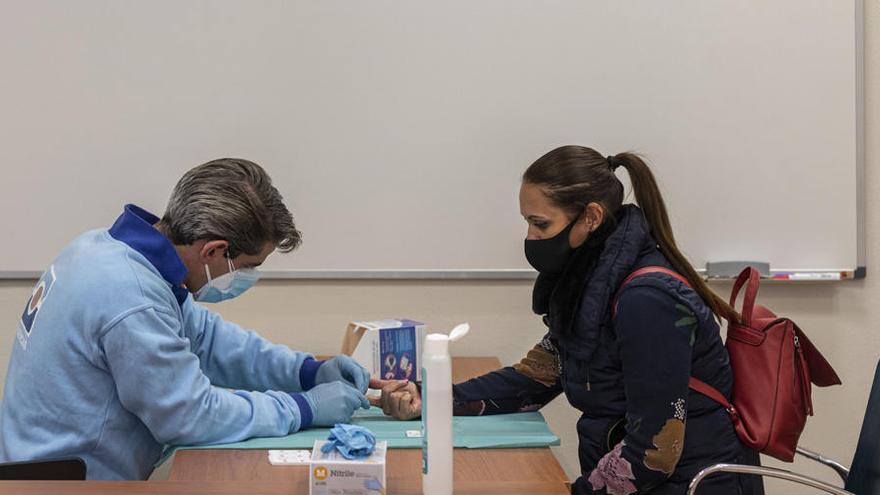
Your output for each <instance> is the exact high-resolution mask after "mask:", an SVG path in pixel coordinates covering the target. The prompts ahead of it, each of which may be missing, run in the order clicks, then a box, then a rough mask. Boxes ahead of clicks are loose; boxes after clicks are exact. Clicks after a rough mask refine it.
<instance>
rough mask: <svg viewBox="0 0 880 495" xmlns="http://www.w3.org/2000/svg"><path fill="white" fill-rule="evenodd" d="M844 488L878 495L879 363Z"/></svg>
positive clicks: (879, 469)
mask: <svg viewBox="0 0 880 495" xmlns="http://www.w3.org/2000/svg"><path fill="white" fill-rule="evenodd" d="M845 488H846V490H847V491H850V492H853V493H856V494H858V495H875V494H876V495H880V362H878V363H877V370H876V371H875V372H874V384H873V385H872V386H871V394H870V395H869V396H868V407H867V408H866V409H865V419H864V420H863V421H862V431H861V433H859V443H858V445H856V453H855V455H854V456H853V461H852V466H851V467H850V470H849V477H848V478H847V480H846V487H845Z"/></svg>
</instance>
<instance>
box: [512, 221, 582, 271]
mask: <svg viewBox="0 0 880 495" xmlns="http://www.w3.org/2000/svg"><path fill="white" fill-rule="evenodd" d="M579 219H580V216H578V218H575V219H574V220H572V221H571V223H569V224H568V226H566V227H565V228H564V229H562V232H560V233H558V234H556V235H555V236H553V237H551V238H549V239H526V240H525V246H524V248H525V252H526V259H527V260H529V264H530V265H532V267H533V268H534V269H535V270H538V272H539V273H546V274H548V275H555V274H559V273H562V271H563V270H565V265H567V264H568V260H569V259H571V255H572V253H574V248H572V247H571V244H569V242H568V235H569V234H570V233H571V229H572V228H573V227H574V224H576V223H577V221H578V220H579Z"/></svg>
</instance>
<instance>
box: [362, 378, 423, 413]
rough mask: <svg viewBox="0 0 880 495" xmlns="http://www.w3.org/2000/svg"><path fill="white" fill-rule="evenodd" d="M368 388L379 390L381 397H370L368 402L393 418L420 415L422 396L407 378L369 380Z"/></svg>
mask: <svg viewBox="0 0 880 495" xmlns="http://www.w3.org/2000/svg"><path fill="white" fill-rule="evenodd" d="M370 388H372V389H376V390H381V391H382V396H381V397H370V398H369V399H370V403H371V404H373V405H374V406H376V407H381V408H382V412H384V413H385V414H387V415H388V416H391V417H392V418H394V419H402V420H409V419H415V418H418V417H419V416H421V415H422V397H421V395H420V394H419V389H418V387H416V384H415V383H413V382H411V381H408V380H379V379H376V378H374V379H372V380H370Z"/></svg>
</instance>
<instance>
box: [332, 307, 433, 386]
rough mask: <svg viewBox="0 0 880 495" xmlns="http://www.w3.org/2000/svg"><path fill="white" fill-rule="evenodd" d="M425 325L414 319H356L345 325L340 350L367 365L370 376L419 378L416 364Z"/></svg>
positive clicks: (420, 350)
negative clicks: (346, 326)
mask: <svg viewBox="0 0 880 495" xmlns="http://www.w3.org/2000/svg"><path fill="white" fill-rule="evenodd" d="M426 328H427V327H426V325H425V324H424V323H420V322H417V321H413V320H406V319H393V320H377V321H355V322H352V323H349V324H348V328H347V329H346V331H345V337H344V338H343V341H342V353H343V354H348V355H350V356H351V357H353V358H354V360H355V361H357V362H358V363H360V365H361V366H363V367H364V368H366V369H367V370H368V371H369V372H370V375H371V376H372V377H373V378H381V379H383V380H411V381H421V380H422V367H421V364H420V363H419V360H420V358H421V354H422V344H423V343H424V341H425V330H426Z"/></svg>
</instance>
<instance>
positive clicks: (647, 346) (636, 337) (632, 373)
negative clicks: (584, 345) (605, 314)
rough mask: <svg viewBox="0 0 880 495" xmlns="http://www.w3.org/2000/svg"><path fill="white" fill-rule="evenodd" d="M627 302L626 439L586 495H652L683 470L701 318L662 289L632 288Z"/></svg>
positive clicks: (623, 323)
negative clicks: (690, 381) (679, 467)
mask: <svg viewBox="0 0 880 495" xmlns="http://www.w3.org/2000/svg"><path fill="white" fill-rule="evenodd" d="M619 301H620V302H619V306H618V314H617V316H616V318H615V321H614V330H615V334H616V336H617V345H618V352H619V355H620V359H621V365H622V368H623V385H624V389H625V393H626V408H627V411H626V435H625V437H624V439H623V441H621V442H620V443H619V444H617V445H616V446H615V447H614V449H612V450H611V452H609V453H608V454H606V455H605V456H604V457H603V458H602V459H600V460H599V463H598V465H597V467H596V469H594V470H593V472H592V473H590V475H589V477H588V478H587V479H586V480H584V479H580V480H578V483H577V484H578V485H579V486H580V487H582V488H586V491H585V493H636V491H638V492H639V493H642V492H644V491H647V490H650V489H651V488H653V487H655V486H657V485H658V484H660V483H662V482H664V481H665V480H666V479H667V478H668V477H669V476H670V475H671V474H672V473H673V471H675V468H676V466H677V465H678V461H679V458H680V457H681V452H682V448H683V445H684V432H685V422H686V420H687V417H686V416H687V403H686V400H687V397H688V379H689V377H690V372H691V345H693V341H694V338H695V333H694V332H695V331H696V328H697V319H696V317H695V316H694V313H693V312H692V311H691V310H690V309H689V308H688V307H687V306H685V305H683V304H681V303H680V302H679V301H678V300H677V299H675V298H674V297H673V296H672V295H671V294H668V293H666V292H664V291H663V290H661V289H658V288H654V287H649V286H634V287H630V288H627V289H626V290H625V291H623V292H622V293H621V296H620V300H619ZM590 490H592V491H590Z"/></svg>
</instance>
